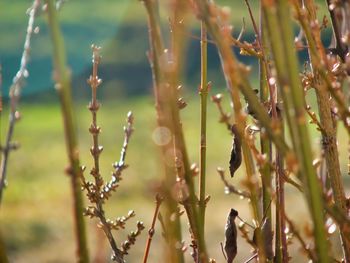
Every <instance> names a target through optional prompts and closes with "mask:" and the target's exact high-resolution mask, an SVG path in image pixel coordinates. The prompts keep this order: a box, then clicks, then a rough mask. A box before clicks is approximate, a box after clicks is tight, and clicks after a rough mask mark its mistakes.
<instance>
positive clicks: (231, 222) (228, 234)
mask: <svg viewBox="0 0 350 263" xmlns="http://www.w3.org/2000/svg"><path fill="white" fill-rule="evenodd" d="M237 216H238V212H237V211H236V210H235V209H233V208H232V209H231V211H230V213H229V214H228V217H227V222H226V225H225V247H224V248H225V252H226V256H227V263H232V262H233V260H234V258H235V257H236V255H237V228H236V223H235V219H236V217H237Z"/></svg>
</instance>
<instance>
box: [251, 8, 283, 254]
mask: <svg viewBox="0 0 350 263" xmlns="http://www.w3.org/2000/svg"><path fill="white" fill-rule="evenodd" d="M246 3H247V4H248V1H246ZM248 7H249V5H248ZM249 9H250V8H249ZM252 20H253V18H252ZM254 24H255V23H254ZM259 27H260V30H259V31H260V32H259V35H258V34H257V33H256V34H257V38H258V39H259V43H260V44H259V47H260V49H261V50H263V51H262V53H263V54H264V56H263V57H262V58H261V59H260V60H259V78H260V101H261V103H262V104H263V105H267V104H268V102H269V101H268V99H269V95H270V106H271V114H272V116H273V118H274V119H276V116H275V115H276V103H275V94H274V93H275V92H274V91H275V89H272V88H271V85H270V84H269V83H268V79H269V78H270V77H271V76H268V72H270V71H269V68H268V67H269V65H268V62H267V56H266V54H267V51H268V50H267V48H266V45H267V40H266V36H267V35H266V33H265V31H266V29H265V21H264V18H263V16H262V10H261V5H260V25H259ZM281 125H283V124H282V123H281ZM260 147H261V154H263V155H265V156H266V158H267V162H266V164H265V165H264V166H263V167H261V169H260V173H261V181H262V208H263V211H264V213H265V214H266V218H267V219H268V220H269V222H272V211H271V200H272V198H271V191H272V171H271V166H270V164H271V163H272V144H271V140H270V139H269V138H267V137H266V136H264V135H263V134H261V133H260ZM268 226H271V224H268ZM265 233H269V235H273V233H272V229H271V228H270V229H268V231H265V232H264V234H265ZM263 239H264V240H271V243H270V244H266V245H265V247H266V248H268V249H269V250H270V251H273V249H272V247H273V246H272V241H273V239H269V238H265V237H264V238H263ZM276 251H277V249H276ZM276 258H278V257H276Z"/></svg>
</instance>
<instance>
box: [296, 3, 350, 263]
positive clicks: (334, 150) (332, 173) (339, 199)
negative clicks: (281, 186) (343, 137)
mask: <svg viewBox="0 0 350 263" xmlns="http://www.w3.org/2000/svg"><path fill="white" fill-rule="evenodd" d="M294 3H295V7H296V9H297V10H298V11H297V12H298V13H299V14H300V12H301V7H300V6H299V5H298V3H297V2H294ZM304 3H305V7H306V9H307V14H308V20H309V21H310V23H314V22H316V21H317V17H316V6H315V3H314V1H313V0H306V1H304ZM299 17H300V20H302V21H303V19H302V16H301V15H299ZM302 25H303V28H304V32H306V33H305V35H306V37H307V41H308V44H309V43H310V42H313V43H311V45H310V44H309V45H308V46H309V57H310V61H311V67H312V71H313V74H314V78H315V79H314V81H313V85H314V88H315V90H316V97H317V104H318V110H319V115H320V124H321V126H322V148H323V152H324V156H325V159H326V165H327V171H328V178H329V180H330V182H331V187H332V190H333V195H334V200H335V203H336V204H337V205H338V206H339V207H340V208H341V209H342V211H343V212H344V213H346V211H347V208H346V198H345V192H344V186H343V182H342V175H341V171H340V164H339V156H338V147H337V139H336V128H335V127H334V124H333V123H334V122H333V117H332V113H331V103H330V100H329V97H330V94H329V92H328V91H327V88H326V83H325V82H324V81H323V80H322V79H321V78H320V73H319V70H318V67H317V64H318V63H319V60H320V59H321V60H322V61H323V63H324V64H326V65H327V58H326V53H325V50H324V48H323V45H322V42H321V32H320V30H319V27H314V28H313V30H310V29H309V28H307V24H306V23H304V22H302ZM337 44H339V45H340V43H337ZM311 48H314V49H313V50H311ZM314 54H319V55H318V56H315V55H314ZM313 65H314V66H313ZM341 239H342V246H343V252H344V257H345V260H346V262H350V243H349V242H347V240H346V239H345V237H344V233H342V232H341Z"/></svg>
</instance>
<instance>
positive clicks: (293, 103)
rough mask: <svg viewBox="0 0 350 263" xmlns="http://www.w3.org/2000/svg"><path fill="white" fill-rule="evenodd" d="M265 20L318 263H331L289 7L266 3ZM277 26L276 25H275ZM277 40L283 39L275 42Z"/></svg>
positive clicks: (283, 2)
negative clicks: (307, 203) (302, 184)
mask: <svg viewBox="0 0 350 263" xmlns="http://www.w3.org/2000/svg"><path fill="white" fill-rule="evenodd" d="M263 11H264V16H265V18H266V21H267V26H268V31H269V34H270V44H271V46H272V51H273V55H274V59H275V62H276V67H277V77H278V80H279V84H280V90H281V92H282V95H283V98H284V102H286V104H285V106H286V107H285V112H286V114H287V116H288V120H289V123H288V124H289V129H290V131H291V135H292V140H293V145H294V150H295V152H296V156H297V158H298V163H299V166H300V167H299V169H300V173H299V175H300V176H302V179H303V181H304V184H305V190H306V191H305V192H306V198H307V199H308V201H309V209H310V212H311V215H312V219H313V222H314V235H315V244H316V249H317V253H318V257H319V258H318V260H319V261H318V262H329V260H330V258H329V254H328V241H327V237H326V232H325V227H324V214H323V202H322V192H321V188H320V184H319V181H318V179H317V175H316V172H315V170H314V168H313V166H312V152H311V146H310V139H309V134H308V130H307V127H306V119H305V108H304V97H303V96H304V95H303V90H302V87H301V83H300V79H299V73H298V62H297V57H296V53H295V48H294V46H293V44H294V43H293V30H292V27H291V24H290V18H291V16H290V13H289V7H288V3H287V1H285V0H278V1H276V3H274V4H271V2H269V1H263ZM272 22H274V24H272ZM275 38H277V39H278V38H279V40H278V42H275V41H274V40H275Z"/></svg>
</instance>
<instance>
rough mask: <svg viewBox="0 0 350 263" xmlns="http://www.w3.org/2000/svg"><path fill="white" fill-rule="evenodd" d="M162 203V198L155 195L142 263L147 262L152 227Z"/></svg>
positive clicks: (153, 229)
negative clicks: (154, 206)
mask: <svg viewBox="0 0 350 263" xmlns="http://www.w3.org/2000/svg"><path fill="white" fill-rule="evenodd" d="M162 201H163V198H162V197H161V196H160V195H159V194H157V195H156V209H155V210H154V214H153V219H152V224H151V227H150V229H149V230H148V239H147V243H146V248H145V252H144V254H143V261H142V262H143V263H147V260H148V255H149V250H150V248H151V243H152V239H153V235H154V232H155V228H154V227H155V225H156V220H157V217H158V213H159V208H160V205H161V204H162Z"/></svg>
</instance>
